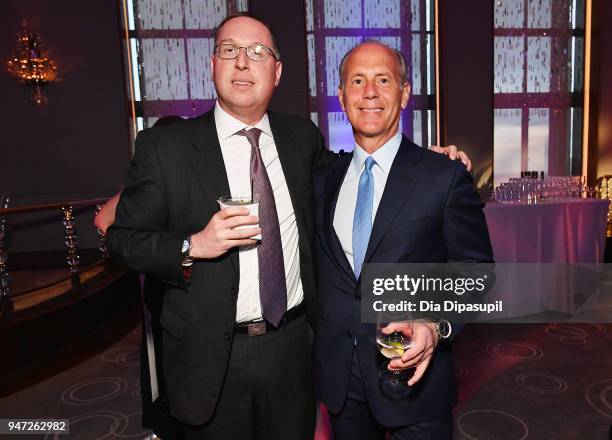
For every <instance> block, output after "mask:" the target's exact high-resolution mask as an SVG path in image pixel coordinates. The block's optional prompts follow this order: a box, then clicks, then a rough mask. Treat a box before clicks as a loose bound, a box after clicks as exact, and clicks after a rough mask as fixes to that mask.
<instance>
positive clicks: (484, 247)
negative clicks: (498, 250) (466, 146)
mask: <svg viewBox="0 0 612 440" xmlns="http://www.w3.org/2000/svg"><path fill="white" fill-rule="evenodd" d="M443 230H444V240H445V242H446V246H447V249H448V262H449V263H452V262H468V263H493V250H492V248H491V240H490V238H489V230H488V228H487V222H486V219H485V216H484V213H483V211H482V202H481V200H480V197H479V195H478V193H477V192H476V190H475V189H474V182H473V180H472V176H471V175H470V174H469V173H468V172H467V170H466V169H465V167H463V166H457V167H455V173H454V176H453V180H452V184H451V188H450V191H449V194H448V198H447V201H446V206H445V209H444V224H443ZM487 274H488V275H487V276H488V280H489V281H490V282H491V283H493V282H494V280H495V277H494V276H493V275H494V274H493V273H491V272H489V271H488V270H487ZM472 275H474V274H472ZM464 326H465V324H463V323H453V324H452V333H451V337H450V340H451V341H452V340H453V339H455V337H456V336H457V335H458V334H459V333H460V332H461V330H462V329H463V327H464Z"/></svg>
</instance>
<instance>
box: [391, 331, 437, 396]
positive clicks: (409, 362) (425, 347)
mask: <svg viewBox="0 0 612 440" xmlns="http://www.w3.org/2000/svg"><path fill="white" fill-rule="evenodd" d="M383 331H384V333H387V334H390V333H393V332H401V333H402V334H404V335H405V336H407V337H411V338H412V347H410V348H409V349H408V350H406V351H405V352H404V354H403V355H402V357H401V358H398V359H393V360H392V361H391V362H389V370H391V371H395V370H405V369H406V368H414V367H416V369H415V371H414V374H413V375H412V377H411V378H410V380H409V381H408V385H410V386H412V385H414V384H415V383H417V382H418V381H419V380H421V378H422V377H423V374H425V371H426V370H427V367H428V366H429V362H430V361H431V357H432V355H433V353H434V351H435V349H436V346H437V345H438V332H437V331H436V327H435V324H434V323H431V322H415V323H412V324H406V323H394V322H392V323H390V324H389V325H388V326H387V327H385V328H384V329H383Z"/></svg>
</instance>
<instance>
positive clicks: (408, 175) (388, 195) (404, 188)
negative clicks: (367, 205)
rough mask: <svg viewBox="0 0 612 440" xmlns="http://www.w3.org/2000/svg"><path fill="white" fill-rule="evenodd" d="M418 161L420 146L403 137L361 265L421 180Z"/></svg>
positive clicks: (374, 248)
mask: <svg viewBox="0 0 612 440" xmlns="http://www.w3.org/2000/svg"><path fill="white" fill-rule="evenodd" d="M420 160H421V151H420V147H418V146H417V145H415V144H413V143H412V142H410V141H409V140H408V139H407V138H405V137H404V136H402V143H401V144H400V148H399V150H398V151H397V155H396V156H395V159H394V160H393V164H392V165H391V169H390V170H389V176H388V177H387V183H386V185H385V190H384V191H383V195H382V198H381V199H380V203H379V205H378V210H377V211H376V217H375V219H374V224H373V226H372V234H371V235H370V241H369V243H368V249H367V251H366V255H365V259H364V264H365V263H367V262H368V261H369V260H370V259H371V258H372V255H373V254H374V252H375V251H376V248H377V247H378V245H379V244H380V241H381V240H382V238H383V237H384V235H385V232H386V231H387V228H388V227H389V225H390V224H391V222H392V221H393V219H395V217H396V215H397V213H398V212H399V211H400V209H401V208H402V206H403V205H404V204H405V203H406V201H407V200H408V198H409V197H410V194H412V191H413V190H414V188H415V184H416V183H417V181H418V180H419V178H420V177H421V175H420V172H419V169H418V167H416V166H415V165H416V163H417V162H419V161H420Z"/></svg>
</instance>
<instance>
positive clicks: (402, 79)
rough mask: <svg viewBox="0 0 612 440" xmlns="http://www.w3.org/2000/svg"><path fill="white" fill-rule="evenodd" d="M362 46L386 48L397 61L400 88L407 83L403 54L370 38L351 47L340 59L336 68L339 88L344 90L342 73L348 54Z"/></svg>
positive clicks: (406, 67) (406, 69)
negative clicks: (338, 76)
mask: <svg viewBox="0 0 612 440" xmlns="http://www.w3.org/2000/svg"><path fill="white" fill-rule="evenodd" d="M364 44H378V45H379V46H383V47H386V48H387V49H389V50H390V51H391V52H393V54H394V55H395V58H396V59H397V64H398V65H399V79H400V86H403V85H404V84H406V83H407V82H408V65H407V64H406V58H405V57H404V54H403V53H401V52H400V51H399V50H397V49H394V48H392V47H391V46H389V45H388V44H385V43H383V42H382V41H379V40H375V39H372V38H371V39H367V40H363V41H362V42H361V43H359V44H357V45H356V46H353V48H352V49H351V50H349V51H348V52H347V53H345V54H344V56H343V57H342V61H340V66H339V67H338V75H340V83H339V84H340V88H344V75H343V73H344V64H345V63H346V60H347V58H348V57H349V55H350V54H352V53H353V52H354V51H355V50H357V49H359V48H360V47H361V46H363V45H364Z"/></svg>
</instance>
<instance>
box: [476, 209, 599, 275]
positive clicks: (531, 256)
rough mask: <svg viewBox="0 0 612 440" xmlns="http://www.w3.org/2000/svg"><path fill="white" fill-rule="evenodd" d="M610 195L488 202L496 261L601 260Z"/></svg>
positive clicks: (487, 212)
mask: <svg viewBox="0 0 612 440" xmlns="http://www.w3.org/2000/svg"><path fill="white" fill-rule="evenodd" d="M608 203H609V201H608V200H599V199H574V200H571V201H567V202H559V203H542V204H537V205H506V204H499V203H495V202H493V203H487V205H486V207H485V209H484V212H485V216H486V218H487V225H488V227H489V234H490V235H491V244H492V245H493V254H494V255H495V261H496V262H498V263H512V262H518V263H536V262H540V263H600V262H602V261H603V255H604V248H605V244H606V232H605V231H606V213H607V211H608Z"/></svg>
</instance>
